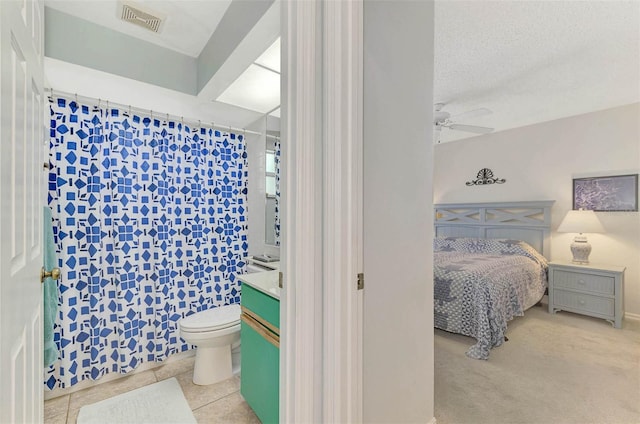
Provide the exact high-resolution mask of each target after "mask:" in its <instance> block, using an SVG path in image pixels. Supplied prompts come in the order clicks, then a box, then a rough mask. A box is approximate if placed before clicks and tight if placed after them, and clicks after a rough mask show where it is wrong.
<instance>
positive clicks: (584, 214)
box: [558, 209, 604, 264]
mask: <svg viewBox="0 0 640 424" xmlns="http://www.w3.org/2000/svg"><path fill="white" fill-rule="evenodd" d="M558 232H559V233H578V235H577V236H576V237H575V239H573V243H571V253H573V260H572V262H573V263H576V264H588V263H589V253H591V244H589V242H588V241H587V236H585V235H583V233H604V227H603V226H602V223H601V222H600V220H599V219H598V216H597V215H596V213H595V212H594V211H590V210H584V209H580V210H577V211H573V210H572V211H569V212H567V214H566V215H565V217H564V219H563V220H562V222H561V223H560V226H559V227H558Z"/></svg>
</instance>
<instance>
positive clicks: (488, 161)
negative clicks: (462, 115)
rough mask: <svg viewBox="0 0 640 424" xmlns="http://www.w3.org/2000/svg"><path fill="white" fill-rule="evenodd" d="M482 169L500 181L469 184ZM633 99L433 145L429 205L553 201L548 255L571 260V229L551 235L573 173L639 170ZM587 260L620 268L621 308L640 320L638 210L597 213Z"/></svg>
mask: <svg viewBox="0 0 640 424" xmlns="http://www.w3.org/2000/svg"><path fill="white" fill-rule="evenodd" d="M481 168H490V169H492V170H493V172H494V174H495V176H496V177H499V178H505V179H506V180H507V182H506V183H505V184H501V185H492V186H482V187H479V186H473V187H468V186H466V185H465V182H466V181H470V180H473V179H475V176H476V174H477V172H478V171H479V170H480V169H481ZM639 170H640V103H635V104H632V105H627V106H622V107H618V108H614V109H607V110H603V111H599V112H593V113H588V114H584V115H579V116H573V117H570V118H564V119H558V120H555V121H549V122H544V123H541V124H536V125H531V126H527V127H521V128H515V129H512V130H507V131H502V132H497V133H494V134H488V135H483V136H479V137H474V138H469V139H465V140H460V141H456V142H451V143H443V144H439V145H436V148H435V170H434V173H435V174H434V202H435V203H452V202H493V201H496V202H497V201H518V200H555V204H554V205H553V208H552V223H551V229H552V234H551V239H552V240H551V259H552V260H554V259H555V260H570V259H571V252H570V251H569V244H570V243H571V241H572V239H573V235H572V234H564V233H557V232H555V230H556V228H558V225H559V224H560V221H561V220H562V218H563V217H564V215H565V213H566V212H567V211H568V210H570V209H571V208H572V198H571V196H572V178H575V177H585V176H597V175H620V174H629V173H638V172H639ZM598 217H599V218H600V220H601V221H602V223H603V225H604V226H605V229H606V230H607V232H606V233H605V234H592V235H589V241H590V242H591V244H592V246H593V251H592V253H591V256H590V258H589V259H590V261H591V262H592V263H594V264H596V263H606V264H612V265H623V266H626V267H627V270H626V274H625V293H624V296H625V299H624V304H625V311H626V313H627V314H628V315H629V314H632V315H635V316H636V317H637V318H640V213H639V212H606V213H605V212H599V213H598Z"/></svg>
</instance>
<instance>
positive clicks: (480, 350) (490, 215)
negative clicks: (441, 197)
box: [434, 201, 553, 359]
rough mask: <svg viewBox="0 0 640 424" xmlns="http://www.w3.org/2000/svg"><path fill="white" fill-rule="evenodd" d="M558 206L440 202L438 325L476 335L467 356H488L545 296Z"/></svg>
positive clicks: (436, 289)
mask: <svg viewBox="0 0 640 424" xmlns="http://www.w3.org/2000/svg"><path fill="white" fill-rule="evenodd" d="M552 204H553V201H537V202H509V203H504V202H503V203H457V204H437V205H436V206H435V235H436V237H435V239H434V325H435V327H436V328H439V329H442V330H445V331H449V332H453V333H458V334H463V335H465V336H470V337H473V338H475V339H476V344H475V345H473V346H471V348H470V349H469V350H468V351H467V356H469V357H471V358H474V359H488V357H489V352H490V350H491V349H492V348H494V347H497V346H500V345H501V344H502V343H503V342H504V340H505V335H506V331H507V322H508V321H510V320H511V319H513V318H514V317H516V316H521V315H523V314H524V311H525V310H527V309H528V308H530V307H531V306H533V305H535V304H536V303H538V301H539V300H540V299H541V298H542V296H543V295H544V292H545V290H546V287H547V278H546V276H547V260H546V258H547V257H549V244H550V243H549V233H550V223H551V206H552Z"/></svg>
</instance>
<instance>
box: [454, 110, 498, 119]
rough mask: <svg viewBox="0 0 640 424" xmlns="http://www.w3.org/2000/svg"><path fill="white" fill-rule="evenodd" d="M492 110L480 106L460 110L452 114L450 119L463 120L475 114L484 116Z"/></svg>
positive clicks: (473, 116)
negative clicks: (456, 113) (458, 112)
mask: <svg viewBox="0 0 640 424" xmlns="http://www.w3.org/2000/svg"><path fill="white" fill-rule="evenodd" d="M492 113H493V111H492V110H491V109H487V108H486V107H481V108H480V109H473V110H469V111H466V112H462V113H460V114H458V115H453V116H452V117H451V120H456V121H464V120H465V119H468V118H475V117H476V116H485V115H490V114H492Z"/></svg>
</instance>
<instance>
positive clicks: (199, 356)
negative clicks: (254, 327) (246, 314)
mask: <svg viewBox="0 0 640 424" xmlns="http://www.w3.org/2000/svg"><path fill="white" fill-rule="evenodd" d="M178 328H179V330H180V337H182V338H183V339H184V340H185V341H186V342H187V343H189V344H191V345H195V346H196V348H197V349H196V362H195V366H194V368H193V382H194V384H198V385H202V386H204V385H207V384H213V383H217V382H218V381H222V380H226V379H227V378H230V377H231V376H232V375H233V366H232V355H231V353H232V349H234V350H239V346H240V305H226V306H219V307H217V308H212V309H207V310H206V311H201V312H196V313H195V314H193V315H189V316H188V317H186V318H183V319H181V320H180V321H178Z"/></svg>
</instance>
